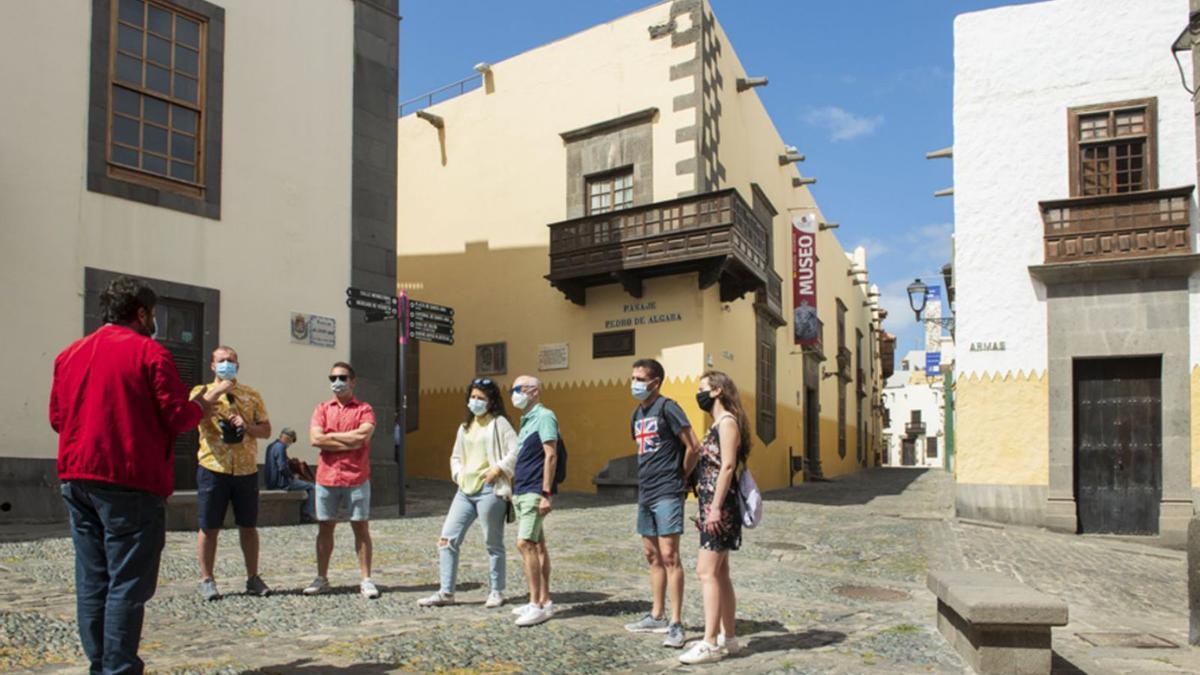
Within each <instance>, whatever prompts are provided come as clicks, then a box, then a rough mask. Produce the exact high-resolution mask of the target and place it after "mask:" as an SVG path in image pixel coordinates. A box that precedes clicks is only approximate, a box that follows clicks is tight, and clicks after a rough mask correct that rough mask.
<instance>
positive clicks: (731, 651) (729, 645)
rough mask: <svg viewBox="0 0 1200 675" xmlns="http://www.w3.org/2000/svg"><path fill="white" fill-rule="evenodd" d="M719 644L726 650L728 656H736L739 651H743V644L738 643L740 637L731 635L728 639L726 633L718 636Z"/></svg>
mask: <svg viewBox="0 0 1200 675" xmlns="http://www.w3.org/2000/svg"><path fill="white" fill-rule="evenodd" d="M717 646H718V647H720V648H721V649H723V650H725V654H726V655H727V656H735V655H736V654H737V653H738V652H740V651H742V646H741V645H740V644H738V639H737V638H735V637H731V638H729V639H728V640H726V639H725V634H724V633H721V634H720V635H718V636H717Z"/></svg>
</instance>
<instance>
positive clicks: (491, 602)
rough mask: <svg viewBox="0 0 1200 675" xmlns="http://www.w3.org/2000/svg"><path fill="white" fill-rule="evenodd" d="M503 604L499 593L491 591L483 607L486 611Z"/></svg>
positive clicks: (502, 598)
mask: <svg viewBox="0 0 1200 675" xmlns="http://www.w3.org/2000/svg"><path fill="white" fill-rule="evenodd" d="M503 604H504V596H503V595H500V591H492V592H491V593H488V597H487V602H485V603H483V606H484V607H486V608H488V609H496V608H497V607H499V606H500V605H503Z"/></svg>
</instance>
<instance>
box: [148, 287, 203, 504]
mask: <svg viewBox="0 0 1200 675" xmlns="http://www.w3.org/2000/svg"><path fill="white" fill-rule="evenodd" d="M154 313H155V321H156V322H157V324H158V332H157V333H155V334H154V339H156V340H158V341H159V342H160V343H162V346H164V347H166V348H167V351H169V352H171V356H173V357H174V358H175V367H176V368H177V369H179V377H180V379H182V380H183V383H184V384H185V385H187V387H188V388H189V389H190V388H191V387H193V386H195V385H197V384H201V383H204V382H208V381H210V380H211V379H212V375H211V370H210V369H209V366H208V363H209V359H208V358H206V356H207V355H205V354H204V353H203V351H204V350H203V348H202V347H201V345H202V344H203V338H204V305H202V304H200V303H198V302H188V301H186V300H176V299H174V298H159V299H158V304H157V305H156V306H155V308H154ZM199 446H200V434H199V433H198V432H197V431H196V430H195V429H192V430H190V431H187V432H185V433H183V434H180V435H179V436H178V437H176V439H175V446H174V450H173V452H174V454H175V489H176V490H195V489H196V465H197V463H198V462H197V460H196V452H197V450H198V449H199Z"/></svg>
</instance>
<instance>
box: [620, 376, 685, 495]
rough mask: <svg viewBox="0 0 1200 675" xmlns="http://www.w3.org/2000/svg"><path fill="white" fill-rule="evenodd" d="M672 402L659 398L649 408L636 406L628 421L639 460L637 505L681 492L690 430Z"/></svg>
mask: <svg viewBox="0 0 1200 675" xmlns="http://www.w3.org/2000/svg"><path fill="white" fill-rule="evenodd" d="M691 426H692V425H691V422H688V418H687V415H685V414H684V412H683V409H682V408H680V407H679V404H678V403H676V402H675V401H673V400H671V399H669V398H666V397H665V396H659V397H658V398H657V399H655V401H654V403H652V404H650V406H649V407H643V406H641V405H639V406H638V407H637V408H635V409H634V411H633V416H632V418H631V419H630V435H631V436H632V438H633V442H634V446H635V448H636V451H637V457H638V501H639V502H640V503H642V504H646V505H651V504H653V503H654V502H656V501H658V500H660V499H662V498H663V497H679V496H681V495H682V494H683V492H684V479H683V478H684V477H683V453H684V448H685V446H684V443H683V439H682V437H681V436H682V434H683V431H684V429H687V428H689V427H691Z"/></svg>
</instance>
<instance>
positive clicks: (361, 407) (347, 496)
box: [304, 361, 379, 599]
mask: <svg viewBox="0 0 1200 675" xmlns="http://www.w3.org/2000/svg"><path fill="white" fill-rule="evenodd" d="M356 384H357V382H356V380H355V377H354V369H353V368H351V367H350V364H349V363H344V362H341V361H339V362H337V363H335V364H333V368H332V369H331V370H330V371H329V388H330V389H332V390H333V398H331V399H329V400H328V401H325V402H324V403H320V404H318V405H317V407H316V409H315V410H313V415H312V422H311V423H310V424H309V430H308V437H309V440H310V441H311V442H312V444H313V445H314V446H316V447H318V448H320V450H321V457H320V460H319V461H318V463H317V494H316V506H317V521H318V523H319V525H318V528H319V530H318V531H317V578H316V579H313V581H312V583H311V584H309V585H308V587H306V588H305V589H304V594H305V595H316V594H318V593H324V592H325V591H327V590H329V579H328V577H327V574H328V573H329V557H330V556H331V555H332V554H333V530H334V528H335V527H337V518H338V515H339V511H341V510H343V508H348V510H349V512H350V529H352V530H354V550H355V552H357V553H358V569H359V571H360V572H362V583H361V584H360V585H359V592H361V593H362V596H363V597H364V598H372V599H373V598H378V597H379V589H378V588H376V587H375V582H373V581H371V529H370V523H369V522H368V521H369V519H370V516H371V448H370V440H371V434H372V433H374V431H375V411H374V410H372V409H371V404H369V403H364V402H362V401H360V400H358V399H356V398H354V387H355V385H356Z"/></svg>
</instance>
